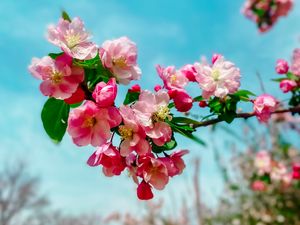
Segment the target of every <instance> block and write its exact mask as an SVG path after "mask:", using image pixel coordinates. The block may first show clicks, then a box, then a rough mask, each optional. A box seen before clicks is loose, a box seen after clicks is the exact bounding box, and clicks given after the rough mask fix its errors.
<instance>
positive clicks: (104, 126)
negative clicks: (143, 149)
mask: <svg viewBox="0 0 300 225" xmlns="http://www.w3.org/2000/svg"><path fill="white" fill-rule="evenodd" d="M121 121H122V118H121V115H120V113H119V111H118V109H117V108H115V107H108V108H99V107H98V106H97V105H96V104H95V103H94V102H92V101H86V102H85V103H84V104H83V105H81V106H79V107H78V108H76V109H74V110H72V111H71V112H70V115H69V120H68V132H69V134H70V136H71V137H72V139H73V142H74V143H75V144H76V145H78V146H85V145H88V144H91V145H93V146H100V145H103V144H105V143H106V142H107V141H108V140H109V139H110V137H111V132H110V129H111V128H113V127H116V126H118V125H119V124H120V123H121Z"/></svg>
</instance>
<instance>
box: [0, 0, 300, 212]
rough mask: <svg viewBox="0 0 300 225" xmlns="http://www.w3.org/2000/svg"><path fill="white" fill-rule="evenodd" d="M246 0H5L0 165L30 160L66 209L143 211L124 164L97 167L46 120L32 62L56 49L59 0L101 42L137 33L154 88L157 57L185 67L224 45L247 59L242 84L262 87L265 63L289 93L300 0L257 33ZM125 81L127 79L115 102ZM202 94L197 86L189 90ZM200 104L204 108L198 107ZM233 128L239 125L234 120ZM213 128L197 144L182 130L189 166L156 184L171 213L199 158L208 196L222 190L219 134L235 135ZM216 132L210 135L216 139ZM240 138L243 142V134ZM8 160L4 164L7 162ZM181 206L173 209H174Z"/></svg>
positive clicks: (235, 57)
mask: <svg viewBox="0 0 300 225" xmlns="http://www.w3.org/2000/svg"><path fill="white" fill-rule="evenodd" d="M243 3H244V1H230V2H228V1H220V0H201V1H197V0H193V1H189V3H187V2H177V3H176V4H175V3H174V1H171V0H166V1H163V2H162V1H158V0H154V1H147V2H145V1H143V2H141V1H136V0H135V1H130V0H124V1H122V2H121V1H117V0H113V1H103V0H102V1H83V0H81V1H76V3H74V1H70V0H60V1H50V0H47V1H28V0H24V1H17V0H15V1H8V0H3V1H1V2H0V15H1V16H0V17H1V20H0V49H1V50H2V51H1V52H0V61H1V67H0V68H1V69H0V71H1V76H0V94H1V96H2V98H1V100H0V104H1V113H2V115H3V116H2V117H0V136H1V139H0V165H5V164H6V163H9V162H10V163H12V164H13V163H14V162H17V159H21V160H24V161H26V162H27V163H28V165H29V169H30V171H31V172H32V173H33V174H35V175H37V176H39V177H40V178H41V179H42V192H43V193H46V194H47V195H49V197H50V200H51V201H52V203H53V207H55V208H58V209H61V210H63V211H65V212H67V213H74V214H76V213H79V212H80V213H88V212H96V213H98V212H100V213H102V214H103V215H108V214H109V213H112V212H114V211H122V210H124V209H126V210H128V211H129V212H132V213H135V212H138V210H139V208H140V206H141V205H142V203H140V202H139V201H138V200H137V197H136V193H135V188H136V186H135V184H133V182H132V181H131V180H130V178H129V177H127V176H126V175H125V174H124V175H122V176H119V177H113V178H107V177H105V176H104V175H103V174H102V172H101V170H100V168H90V167H88V166H87V165H86V160H87V159H88V157H89V155H90V154H92V153H93V151H94V149H93V148H91V147H82V148H78V147H77V146H75V145H74V144H72V142H71V139H70V137H69V136H68V135H66V136H65V137H64V139H63V141H62V143H60V144H59V145H55V144H53V143H52V142H51V140H50V139H49V138H48V137H47V135H46V133H45V132H44V130H43V127H42V122H41V120H40V111H41V109H42V106H43V104H44V102H45V101H46V97H44V96H42V95H41V93H40V92H39V81H38V80H35V79H34V78H33V77H32V76H31V75H30V74H29V73H28V71H27V66H28V65H29V64H30V62H31V58H32V57H42V56H44V55H46V54H48V53H49V52H59V49H58V48H56V47H55V46H53V45H51V44H50V43H48V42H47V40H46V39H45V33H46V28H47V26H48V25H49V24H50V23H57V21H58V19H59V17H60V13H61V10H62V9H64V10H66V11H67V12H68V13H69V15H70V16H71V17H75V16H79V17H81V18H82V19H83V21H84V22H85V25H86V28H87V30H89V31H90V32H91V33H92V34H93V41H95V42H96V43H97V44H98V45H101V43H102V42H103V41H105V40H106V39H113V38H118V37H120V36H128V37H129V38H130V39H131V40H133V41H134V42H136V43H137V46H138V63H139V65H140V67H141V69H142V72H143V75H142V78H141V80H140V81H138V82H136V83H139V84H140V85H141V86H142V87H143V88H147V89H150V90H153V87H154V85H155V84H157V83H160V84H161V81H160V80H159V78H158V76H157V74H156V71H155V65H156V64H161V65H163V66H167V65H175V66H177V67H180V66H182V65H185V64H188V63H194V62H195V61H199V60H200V57H201V56H207V58H208V60H210V57H211V56H212V54H213V53H221V54H223V55H224V56H225V57H226V58H227V59H228V60H230V61H232V62H234V63H235V64H236V65H237V67H239V68H240V69H241V73H242V76H243V77H242V85H241V88H242V89H249V90H251V91H253V92H256V93H261V92H262V91H261V89H260V85H259V80H258V78H257V76H256V73H257V72H259V73H260V75H261V77H262V79H263V82H264V84H265V87H266V89H267V92H269V93H272V94H274V95H275V96H276V97H278V98H281V99H284V97H283V95H282V94H281V93H280V91H279V89H278V87H277V86H276V85H277V84H273V83H272V82H271V81H270V79H271V78H276V76H277V75H276V74H275V70H274V67H275V62H276V60H277V59H278V58H284V59H286V60H290V58H291V55H292V51H293V49H294V48H296V47H299V46H300V44H299V33H300V31H299V28H298V27H297V26H296V25H295V24H297V22H298V21H299V20H300V4H297V3H296V4H295V7H294V9H293V10H292V12H291V13H290V14H289V15H288V17H286V18H282V19H280V20H279V22H278V23H277V24H276V25H275V27H274V28H273V29H272V30H271V31H270V32H268V33H266V34H259V33H258V31H257V29H256V27H255V24H254V23H253V22H252V21H250V20H248V19H246V18H245V17H244V16H243V15H242V14H241V13H240V9H241V7H242V6H243ZM126 88H128V86H126V87H125V86H123V87H121V88H120V90H121V91H120V93H121V94H120V95H119V98H118V102H120V101H121V97H120V96H122V93H125V91H126ZM189 91H190V92H191V93H193V94H197V89H196V88H195V87H194V88H193V87H192V88H191V89H190V90H189ZM193 113H197V111H193ZM233 129H235V130H238V129H240V123H239V122H234V125H233ZM209 132H210V131H209V129H208V128H203V129H200V130H199V131H198V132H197V135H198V136H199V137H201V138H202V139H204V140H206V141H207V142H208V146H207V147H202V146H198V145H197V144H196V143H191V142H190V141H189V140H187V139H184V138H178V143H179V146H178V148H179V149H180V148H182V149H189V150H190V152H191V154H189V155H188V156H187V157H185V160H186V164H187V168H186V170H185V171H184V174H183V175H182V176H179V177H176V178H174V179H172V180H171V181H170V184H169V185H168V186H167V188H166V189H165V190H163V191H155V196H156V197H155V199H156V200H158V199H160V198H163V199H165V202H166V207H165V210H166V211H167V213H170V212H172V210H170V208H171V207H172V206H174V205H173V204H174V202H173V199H174V198H175V199H177V200H182V199H183V198H188V197H189V195H188V194H187V193H189V190H187V187H186V184H190V185H191V179H192V178H191V177H192V175H193V173H192V171H193V166H192V162H193V160H194V159H195V158H198V157H199V158H201V177H200V185H201V190H202V196H203V201H204V203H206V204H207V205H208V206H212V207H213V206H214V205H215V204H216V201H217V197H218V196H220V195H222V191H223V190H222V179H221V177H220V174H219V172H218V168H217V166H216V164H215V162H214V160H213V157H214V156H213V152H212V147H214V146H213V145H212V144H210V143H213V142H214V145H216V147H217V148H218V149H221V150H223V149H224V152H226V150H227V152H226V153H224V155H223V156H224V157H228V154H230V153H229V152H230V146H229V144H228V145H226V146H224V141H225V140H226V138H227V137H228V135H226V134H225V135H224V134H223V133H221V132H218V133H217V135H216V134H215V135H214V136H213V137H212V135H211V134H210V133H209ZM211 140H213V141H211ZM237 145H238V144H237ZM2 169H3V166H0V170H2ZM174 211H175V210H174Z"/></svg>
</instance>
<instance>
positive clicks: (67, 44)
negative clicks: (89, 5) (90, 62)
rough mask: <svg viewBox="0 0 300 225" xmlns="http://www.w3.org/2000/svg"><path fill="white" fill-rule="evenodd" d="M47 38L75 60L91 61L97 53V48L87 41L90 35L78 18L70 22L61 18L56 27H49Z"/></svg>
mask: <svg viewBox="0 0 300 225" xmlns="http://www.w3.org/2000/svg"><path fill="white" fill-rule="evenodd" d="M47 38H48V41H49V42H51V43H52V44H54V45H56V46H58V47H60V48H61V49H62V50H63V51H64V52H65V53H66V54H68V55H69V56H71V57H73V58H75V59H80V60H84V59H92V58H94V57H96V55H97V52H98V48H97V46H96V45H95V44H94V43H92V42H90V41H89V39H90V35H89V34H88V33H87V32H86V30H85V27H84V24H83V22H82V21H81V19H80V18H78V17H75V18H74V19H73V20H72V21H71V22H70V21H67V20H64V19H62V18H61V19H60V20H59V21H58V24H57V25H56V26H55V25H50V26H49V27H48V35H47Z"/></svg>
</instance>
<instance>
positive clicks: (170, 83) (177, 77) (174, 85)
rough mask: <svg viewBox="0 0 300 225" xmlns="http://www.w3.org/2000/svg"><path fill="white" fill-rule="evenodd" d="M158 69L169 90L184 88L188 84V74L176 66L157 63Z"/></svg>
mask: <svg viewBox="0 0 300 225" xmlns="http://www.w3.org/2000/svg"><path fill="white" fill-rule="evenodd" d="M156 71H157V73H158V75H159V77H160V78H161V79H162V80H163V82H164V87H165V88H166V89H167V90H173V89H183V88H184V87H185V86H186V85H187V84H188V81H189V80H188V78H187V77H186V75H185V74H184V73H182V72H181V71H180V70H176V68H175V67H174V66H168V67H166V68H163V67H161V66H160V65H157V66H156Z"/></svg>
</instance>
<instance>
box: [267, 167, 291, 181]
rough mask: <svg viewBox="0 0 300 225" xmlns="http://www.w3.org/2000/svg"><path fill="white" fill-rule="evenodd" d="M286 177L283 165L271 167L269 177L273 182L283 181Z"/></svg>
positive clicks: (285, 169)
mask: <svg viewBox="0 0 300 225" xmlns="http://www.w3.org/2000/svg"><path fill="white" fill-rule="evenodd" d="M286 175H287V168H286V166H285V165H284V164H283V163H280V162H279V163H276V164H275V165H273V166H272V170H271V173H270V177H271V179H272V180H273V181H283V179H284V178H286Z"/></svg>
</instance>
